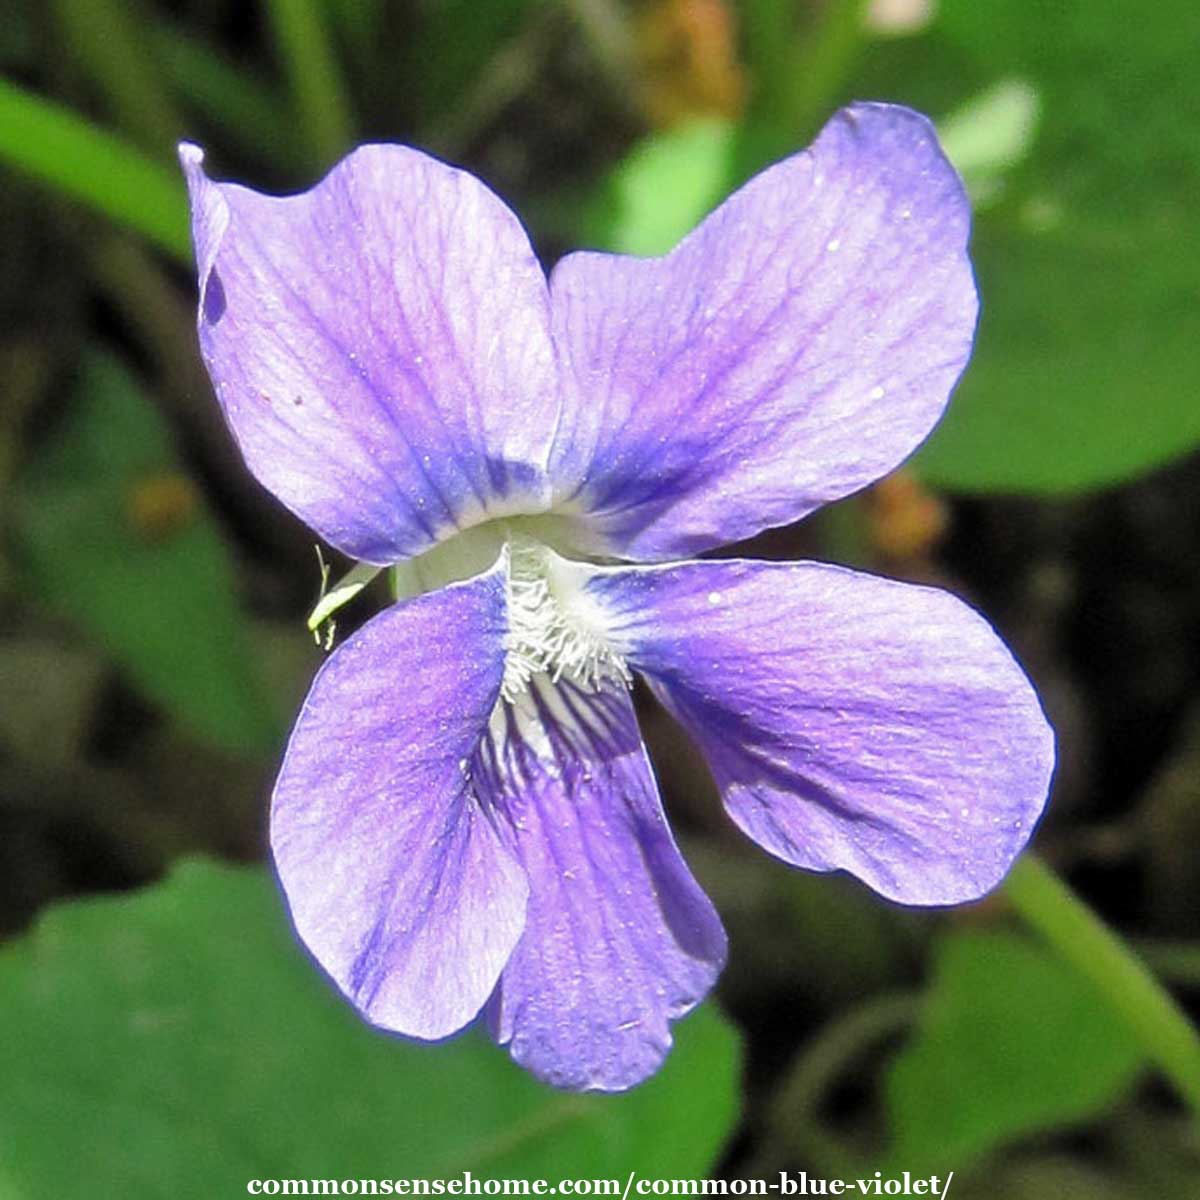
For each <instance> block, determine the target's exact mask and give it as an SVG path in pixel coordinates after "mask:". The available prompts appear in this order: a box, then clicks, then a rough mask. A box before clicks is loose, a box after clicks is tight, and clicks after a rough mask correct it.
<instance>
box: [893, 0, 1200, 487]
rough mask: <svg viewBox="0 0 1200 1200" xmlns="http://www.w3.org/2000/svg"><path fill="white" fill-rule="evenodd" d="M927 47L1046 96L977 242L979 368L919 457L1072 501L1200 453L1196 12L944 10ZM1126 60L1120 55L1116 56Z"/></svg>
mask: <svg viewBox="0 0 1200 1200" xmlns="http://www.w3.org/2000/svg"><path fill="white" fill-rule="evenodd" d="M932 36H933V37H934V38H935V39H936V40H935V41H934V42H933V43H932V45H934V46H935V47H936V49H937V52H938V54H939V55H940V56H941V58H942V59H943V60H949V61H953V62H955V63H956V64H957V66H956V69H957V70H959V71H961V72H963V73H964V74H965V73H967V72H968V71H969V72H971V73H973V75H974V77H975V78H976V79H977V80H979V81H980V82H983V81H986V80H987V79H989V78H991V79H993V80H995V79H998V78H1002V77H1011V76H1019V77H1020V78H1022V79H1026V80H1028V81H1029V82H1030V83H1031V84H1032V86H1034V87H1035V88H1036V90H1037V92H1038V94H1039V96H1040V99H1041V114H1042V116H1041V123H1040V127H1039V131H1038V136H1037V140H1036V143H1035V145H1034V147H1033V152H1032V153H1031V154H1030V156H1029V157H1028V158H1027V159H1026V161H1025V162H1024V163H1023V164H1022V166H1021V167H1020V169H1019V170H1017V171H1016V172H1014V173H1013V174H1012V175H1011V176H1010V177H1009V178H1008V179H1007V181H1006V188H1005V196H1004V202H1003V203H1002V204H1001V205H999V206H998V207H996V208H995V209H993V210H991V211H989V212H988V213H986V214H985V215H984V216H983V218H982V219H981V220H980V222H979V224H978V227H977V230H976V235H975V239H974V251H973V253H974V258H975V261H976V265H977V270H978V275H979V281H980V293H981V296H982V301H983V312H982V318H981V324H980V331H979V339H978V344H977V347H976V352H975V356H974V358H973V360H972V362H971V364H970V366H969V367H968V368H967V372H966V375H965V376H964V378H963V381H962V383H961V385H960V386H959V389H958V391H957V393H956V395H955V398H954V400H953V402H952V403H951V406H950V411H949V413H948V415H947V417H946V418H945V420H944V421H943V422H942V424H941V426H940V427H939V428H938V430H937V431H936V432H935V433H934V435H933V437H932V439H931V441H930V443H929V445H928V446H927V447H926V449H925V450H924V451H922V453H921V454H920V455H919V457H918V458H917V460H916V463H917V465H918V466H919V468H920V469H921V471H922V473H923V474H924V476H925V477H926V478H927V479H928V480H930V481H931V482H932V483H934V484H937V485H939V486H942V487H948V488H959V489H964V490H992V489H997V490H1001V489H1007V490H1019V491H1036V492H1050V493H1054V492H1071V491H1077V490H1080V489H1084V488H1089V487H1095V486H1099V485H1104V484H1109V483H1115V482H1119V481H1120V480H1122V479H1126V478H1129V477H1131V476H1133V475H1135V474H1137V473H1139V472H1141V471H1144V470H1147V469H1149V468H1151V467H1154V466H1156V465H1158V464H1160V463H1163V462H1165V461H1167V460H1168V459H1170V458H1172V457H1174V456H1176V455H1178V454H1180V453H1183V452H1185V451H1187V450H1189V449H1191V448H1192V447H1193V446H1195V445H1196V444H1197V442H1198V441H1200V404H1197V402H1196V380H1197V378H1200V283H1198V282H1197V281H1198V280H1200V241H1198V240H1197V238H1196V236H1195V229H1196V198H1197V197H1198V196H1200V122H1197V121H1195V120H1193V119H1189V117H1188V115H1187V114H1188V113H1189V112H1191V111H1194V109H1195V103H1196V97H1197V89H1196V84H1195V47H1196V46H1197V45H1198V44H1200V5H1196V4H1195V3H1193V0H1164V3H1163V4H1161V5H1158V6H1156V8H1155V10H1154V19H1153V20H1131V19H1130V11H1129V6H1128V5H1126V4H1124V3H1121V0H1066V2H1062V3H1054V4H1048V3H1039V4H1036V5H1033V6H1030V7H1025V6H1020V5H1013V4H1009V3H1007V2H1006V0H981V2H980V3H976V4H970V5H966V4H945V5H942V6H940V9H939V15H938V19H937V22H936V25H935V29H934V34H933V35H932ZM1116 47H1119V52H1115V51H1114V48H1116Z"/></svg>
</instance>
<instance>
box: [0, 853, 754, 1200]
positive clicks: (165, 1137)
mask: <svg viewBox="0 0 1200 1200" xmlns="http://www.w3.org/2000/svg"><path fill="white" fill-rule="evenodd" d="M0 1024H2V1025H3V1028H4V1030H5V1037H4V1038H3V1039H0V1077H2V1078H3V1079H4V1087H3V1089H0V1163H3V1164H4V1167H5V1170H6V1171H7V1173H8V1175H9V1176H10V1177H11V1179H12V1181H13V1182H14V1184H15V1185H16V1186H17V1187H18V1189H19V1188H25V1189H27V1193H28V1195H30V1196H55V1197H57V1198H58V1200H75V1198H76V1197H79V1198H80V1200H83V1198H85V1197H86V1198H88V1200H91V1198H92V1197H95V1196H124V1197H129V1198H130V1200H141V1198H142V1197H146V1198H147V1200H150V1198H154V1197H160V1196H171V1197H173V1198H176V1200H189V1198H191V1197H195V1198H196V1200H211V1198H212V1197H215V1196H234V1195H244V1194H245V1186H246V1182H247V1181H248V1180H249V1179H251V1178H262V1177H284V1178H290V1179H313V1178H338V1179H342V1178H353V1179H360V1178H371V1177H387V1178H393V1179H394V1178H400V1177H402V1178H410V1177H426V1178H428V1177H445V1176H449V1175H453V1174H456V1173H459V1172H462V1171H466V1170H470V1171H472V1172H473V1173H475V1174H476V1176H480V1175H495V1176H499V1177H515V1178H528V1177H530V1176H544V1177H546V1178H549V1179H551V1180H556V1179H557V1178H559V1177H580V1178H582V1177H587V1178H595V1177H601V1176H614V1177H619V1178H620V1179H621V1180H624V1179H625V1178H626V1176H627V1174H628V1172H629V1171H630V1170H631V1169H637V1170H638V1171H639V1172H642V1173H644V1174H654V1175H659V1176H680V1177H695V1176H701V1175H703V1174H705V1172H706V1171H707V1170H708V1169H709V1168H710V1167H711V1166H712V1164H713V1161H714V1158H715V1156H716V1154H717V1152H718V1151H719V1149H720V1147H721V1145H722V1142H723V1141H724V1139H725V1137H726V1136H727V1134H728V1133H729V1130H730V1128H731V1125H732V1123H733V1121H734V1120H735V1117H736V1112H737V1102H736V1099H735V1094H736V1080H737V1074H738V1054H737V1043H736V1040H735V1038H734V1035H733V1034H732V1033H731V1032H730V1030H729V1028H728V1027H727V1026H726V1025H725V1024H724V1023H723V1022H722V1020H721V1019H720V1018H719V1017H718V1016H717V1015H716V1013H715V1012H714V1011H713V1010H712V1009H702V1010H701V1011H700V1012H698V1013H696V1014H695V1015H694V1016H692V1017H690V1018H688V1019H687V1020H686V1021H684V1022H683V1023H681V1024H680V1025H679V1026H677V1033H678V1044H677V1045H676V1047H675V1049H674V1051H673V1053H672V1054H671V1056H670V1058H669V1059H668V1061H667V1064H666V1066H665V1067H664V1069H663V1071H662V1072H661V1073H660V1074H659V1075H658V1076H657V1077H656V1078H655V1079H653V1080H651V1081H650V1082H649V1083H647V1084H645V1085H644V1086H643V1087H641V1088H639V1089H636V1090H635V1091H633V1092H631V1093H627V1094H625V1095H621V1096H574V1095H565V1094H562V1093H557V1092H553V1091H551V1090H549V1089H547V1088H545V1087H543V1086H542V1085H540V1084H538V1083H536V1082H535V1081H534V1080H533V1079H531V1078H530V1077H529V1076H527V1075H526V1074H525V1073H524V1072H522V1071H521V1070H520V1069H519V1068H517V1067H516V1066H514V1065H513V1064H512V1063H511V1062H510V1061H509V1059H508V1056H507V1055H506V1054H505V1053H504V1052H503V1051H502V1050H499V1049H497V1048H496V1047H494V1046H492V1045H491V1044H490V1043H489V1042H488V1041H487V1040H486V1038H485V1037H484V1035H483V1034H482V1033H480V1032H472V1033H469V1034H467V1035H465V1036H463V1037H462V1038H459V1039H457V1040H455V1041H451V1042H448V1043H442V1044H438V1045H423V1044H418V1043H410V1042H405V1041H402V1040H397V1039H392V1038H389V1037H387V1036H385V1035H383V1034H381V1033H379V1032H378V1031H375V1030H372V1029H370V1028H369V1027H368V1026H366V1025H365V1024H363V1023H362V1022H361V1021H360V1020H359V1019H358V1018H357V1017H356V1016H355V1015H354V1014H353V1012H352V1011H351V1010H350V1008H349V1006H348V1005H347V1004H346V1003H345V1002H344V1001H342V1000H341V999H340V998H338V997H337V996H336V995H335V994H334V992H333V990H332V988H331V987H330V986H329V985H328V984H327V983H326V982H325V981H324V980H323V979H322V978H321V977H320V975H319V973H318V971H317V970H316V968H315V967H314V966H313V965H312V964H311V963H309V962H308V961H307V960H306V958H305V956H304V955H303V953H302V952H301V951H300V949H299V948H298V947H297V946H296V944H295V943H294V941H293V939H292V937H291V935H290V932H289V930H288V929H287V922H286V918H285V916H284V910H283V904H282V901H281V899H280V897H279V896H278V894H277V893H276V889H275V887H274V885H273V883H272V881H271V879H270V877H269V875H268V874H267V872H265V871H263V870H261V869H255V868H233V867H220V866H216V865H213V864H210V863H203V862H190V863H186V864H184V865H182V866H180V867H178V868H177V869H176V871H175V873H174V874H173V875H172V876H171V877H170V878H169V879H168V880H167V881H166V882H165V883H164V884H161V885H159V886H158V887H155V888H151V889H148V890H146V891H144V892H141V893H138V894H134V895H129V896H123V897H119V898H115V899H101V900H89V901H83V902H75V903H72V904H68V905H64V906H62V907H60V908H58V909H54V910H51V911H50V912H49V913H48V914H46V915H45V916H44V917H43V919H42V921H41V922H40V924H39V925H38V927H37V928H36V929H35V931H34V933H33V934H32V935H31V936H29V937H27V938H26V939H25V940H23V941H22V942H19V943H17V944H16V945H14V946H12V947H10V948H9V949H7V950H6V951H4V952H3V953H2V954H0ZM64 1147H70V1153H64ZM18 1194H21V1193H20V1192H19V1191H18Z"/></svg>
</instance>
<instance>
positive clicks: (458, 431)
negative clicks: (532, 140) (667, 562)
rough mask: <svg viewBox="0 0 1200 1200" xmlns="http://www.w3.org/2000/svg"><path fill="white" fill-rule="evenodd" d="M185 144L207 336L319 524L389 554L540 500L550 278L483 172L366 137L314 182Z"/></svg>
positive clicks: (225, 400)
mask: <svg viewBox="0 0 1200 1200" xmlns="http://www.w3.org/2000/svg"><path fill="white" fill-rule="evenodd" d="M180 153H181V159H182V162H183V165H184V170H185V172H186V174H187V180H188V187H189V190H190V193H191V201H192V221H193V235H194V239H195V243H196V260H197V265H198V267H199V273H200V291H201V298H200V311H199V319H198V320H199V331H200V346H201V350H202V352H203V354H204V359H205V362H206V363H207V365H208V370H209V373H210V374H211V376H212V378H213V381H214V383H215V385H216V391H217V398H218V400H219V401H220V403H221V407H222V409H223V410H224V413H225V418H226V420H227V421H228V423H229V426H230V428H231V429H232V430H233V433H234V436H235V437H236V439H237V441H238V444H239V446H240V447H241V450H242V453H243V455H244V456H245V459H246V463H247V465H248V466H249V468H250V469H251V471H253V472H254V474H255V475H256V476H257V477H258V479H259V480H260V481H261V482H262V483H263V484H264V485H265V486H266V487H267V488H269V489H270V490H271V491H272V492H274V493H275V495H276V496H278V497H279V499H280V500H282V501H283V503H284V504H286V505H287V506H288V507H289V508H290V509H292V511H293V512H295V513H296V514H297V516H299V517H300V518H301V519H303V520H304V521H306V522H307V523H308V524H309V525H310V526H312V528H313V529H315V530H316V531H317V532H318V533H319V534H320V535H321V536H322V537H323V538H325V539H326V540H327V541H329V542H330V543H331V544H332V545H334V546H336V547H337V548H338V549H339V550H342V551H343V552H344V553H346V554H348V555H351V556H352V557H354V558H357V559H362V560H364V561H367V562H372V563H376V564H381V565H382V564H388V563H392V562H395V561H396V560H398V559H400V558H403V557H407V556H410V555H413V554H416V553H418V552H420V551H421V550H423V549H425V548H427V547H429V546H430V545H432V544H433V543H434V542H435V541H436V540H438V539H439V538H440V537H442V536H444V535H445V534H447V533H449V532H453V530H454V528H455V527H456V526H461V525H466V524H470V523H473V522H474V521H477V520H478V519H480V517H481V515H482V514H484V513H490V514H500V513H509V512H514V511H518V510H520V511H526V512H536V511H539V510H540V509H541V508H544V507H545V501H546V496H547V493H548V485H547V483H546V478H545V473H544V465H545V461H546V455H547V452H548V447H549V442H550V437H551V430H552V428H553V426H554V421H555V418H556V415H557V412H558V391H557V379H556V369H555V366H554V355H553V350H552V348H551V343H550V336H549V308H548V306H549V299H548V293H547V289H546V281H545V277H544V275H543V273H542V269H541V267H540V266H539V264H538V262H537V259H536V258H535V257H534V254H533V250H532V249H531V247H530V245H529V240H528V238H527V237H526V236H525V232H524V230H523V229H522V228H521V225H520V223H519V222H518V221H517V218H516V217H515V216H513V214H512V213H511V212H510V211H509V210H508V209H507V208H506V207H505V205H504V204H503V203H502V202H501V201H500V200H499V199H498V198H497V197H496V196H495V195H493V194H492V193H491V192H490V191H489V190H488V189H487V188H486V187H485V186H484V185H483V184H481V183H480V182H479V181H478V180H476V179H474V178H473V177H472V176H470V175H467V174H466V173H465V172H462V171H458V170H455V169H453V168H451V167H448V166H446V165H445V164H443V163H440V162H438V161H437V160H436V159H432V158H429V157H428V156H427V155H424V154H421V153H419V152H418V151H416V150H410V149H408V148H406V147H403V146H385V145H374V146H364V147H361V148H360V149H358V150H356V151H355V152H354V153H353V154H351V155H349V156H348V157H347V158H345V159H343V160H342V161H341V162H340V163H339V164H338V165H337V166H336V167H334V169H333V170H332V171H331V172H330V173H329V174H328V175H327V176H326V177H325V178H324V179H323V180H322V181H321V182H320V183H318V184H317V185H316V186H315V187H314V188H312V189H311V190H310V191H308V192H305V193H303V194H302V195H298V196H290V197H286V198H278V197H273V196H264V195H260V194H259V193H257V192H253V191H251V190H249V189H248V188H244V187H239V186H237V185H234V184H225V183H213V182H212V181H211V180H209V179H208V177H207V176H206V175H205V174H204V170H203V166H202V159H203V155H202V154H201V152H200V150H199V149H198V148H197V147H195V146H188V145H185V146H184V147H182V149H181V152H180Z"/></svg>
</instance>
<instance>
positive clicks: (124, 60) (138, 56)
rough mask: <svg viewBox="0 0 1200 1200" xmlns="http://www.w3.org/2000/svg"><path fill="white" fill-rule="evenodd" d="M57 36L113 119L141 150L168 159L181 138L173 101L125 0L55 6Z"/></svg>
mask: <svg viewBox="0 0 1200 1200" xmlns="http://www.w3.org/2000/svg"><path fill="white" fill-rule="evenodd" d="M54 16H55V19H56V26H57V29H58V35H59V37H60V38H61V39H62V41H63V44H64V46H65V47H66V49H67V52H68V54H69V55H70V57H71V58H72V59H74V60H75V61H76V62H77V63H79V65H80V66H81V67H82V68H83V69H84V71H85V72H86V73H87V75H88V76H89V78H90V79H91V81H92V83H93V84H95V86H96V87H97V88H98V89H99V90H100V92H101V93H102V94H103V97H104V100H105V103H106V104H107V107H108V110H109V113H110V115H111V117H112V119H113V120H114V121H115V122H116V123H117V125H118V126H120V128H121V129H122V130H123V131H124V132H125V133H127V134H128V135H129V136H130V137H131V138H133V139H134V140H135V141H136V142H138V143H139V144H140V145H141V146H142V147H143V148H145V149H146V150H151V151H153V152H155V153H156V154H162V155H167V154H171V153H172V152H173V150H174V146H175V143H176V142H177V141H178V140H179V137H180V136H181V134H182V132H183V124H182V122H181V120H180V118H179V116H178V114H177V113H176V111H175V102H174V97H173V96H172V95H171V92H170V89H169V88H168V87H167V86H166V84H165V82H164V80H163V79H162V78H161V76H160V75H159V72H158V57H157V55H155V54H152V53H150V52H149V49H150V48H149V45H148V41H147V39H146V38H145V37H144V28H145V27H144V25H143V23H142V22H141V21H140V20H139V13H138V9H137V7H136V6H134V7H131V6H130V4H129V0H124V2H123V3H119V4H117V3H112V0H54Z"/></svg>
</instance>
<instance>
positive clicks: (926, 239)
mask: <svg viewBox="0 0 1200 1200" xmlns="http://www.w3.org/2000/svg"><path fill="white" fill-rule="evenodd" d="M969 223H970V207H969V204H968V201H967V198H966V195H965V193H964V191H963V188H962V185H961V183H960V181H959V179H958V177H957V175H956V174H955V172H954V170H953V168H952V167H951V166H950V164H949V163H948V162H947V161H946V158H945V157H944V155H943V154H942V152H941V149H940V148H939V146H938V143H937V139H936V136H935V134H934V131H933V127H932V126H931V125H930V124H929V122H928V121H927V120H926V119H925V118H924V117H922V116H920V115H918V114H917V113H914V112H912V111H910V110H908V109H905V108H899V107H895V106H891V105H884V104H857V105H854V106H853V107H850V108H847V109H843V110H842V111H841V112H839V113H838V114H837V115H836V116H835V117H834V118H833V119H832V120H831V121H830V122H829V124H828V125H826V127H825V129H824V131H823V132H822V133H821V135H820V137H819V138H818V139H817V140H816V142H815V143H814V144H813V145H812V146H811V147H810V148H809V149H808V150H806V151H805V152H803V153H801V154H797V155H795V156H794V157H792V158H789V159H787V160H785V161H784V162H781V163H779V164H777V165H776V166H774V167H771V168H769V169H768V170H766V171H764V172H763V173H762V174H760V175H758V176H757V177H756V178H754V179H753V180H751V181H750V182H749V183H748V184H747V185H746V186H745V187H743V188H742V189H741V190H740V191H738V192H737V193H735V194H734V195H733V196H732V197H731V198H730V199H729V200H727V201H726V202H725V203H724V204H723V205H721V207H720V208H718V209H717V210H716V211H715V212H714V213H713V214H712V215H711V216H709V217H708V218H707V219H706V220H705V221H704V222H703V223H702V224H701V225H700V226H699V227H698V228H697V229H696V230H694V231H693V232H692V233H691V234H690V235H689V236H688V237H686V238H685V239H684V240H683V241H682V242H681V243H680V244H679V246H677V247H676V249H675V250H673V251H672V252H671V253H670V254H668V255H666V256H665V257H663V258H658V259H638V258H624V257H618V256H613V255H603V254H590V253H585V254H573V255H570V256H568V257H567V258H565V259H563V260H562V261H561V262H560V263H559V264H558V266H557V267H556V268H555V270H554V272H553V274H552V276H551V283H550V290H551V298H552V305H553V310H554V312H553V321H554V336H555V341H556V344H557V346H558V348H559V353H560V355H561V356H562V357H563V360H564V384H563V386H564V406H563V414H562V418H561V421H560V426H559V431H558V436H557V439H556V441H555V445H554V448H553V451H552V454H551V460H550V471H551V475H552V477H553V479H554V483H555V487H556V491H557V499H558V500H559V502H560V503H563V504H566V505H569V506H571V507H573V508H574V509H576V510H577V511H578V512H580V513H582V514H587V516H586V518H585V519H586V524H587V526H588V533H587V534H586V535H580V536H579V537H577V539H576V540H577V541H578V542H580V544H582V543H583V542H584V540H585V538H586V539H587V540H588V542H589V544H590V548H592V549H595V550H597V551H599V552H601V553H612V554H617V555H619V556H622V557H628V558H633V559H642V560H657V559H666V558H678V557H684V556H687V555H691V554H694V553H697V552H699V551H702V550H706V549H709V548H712V547H714V546H718V545H724V544H726V543H728V542H732V541H736V540H738V539H741V538H745V537H748V536H750V535H751V534H754V533H757V532H759V531H760V530H762V529H764V528H766V527H769V526H774V525H781V524H785V523H787V522H790V521H794V520H798V519H799V518H800V517H802V516H804V515H805V514H806V513H808V512H811V511H812V510H813V509H815V508H817V507H819V506H820V505H822V504H824V503H826V502H827V501H830V500H834V499H837V498H838V497H841V496H845V495H847V494H849V493H851V492H854V491H857V490H858V489H859V488H861V487H863V486H864V485H866V484H868V483H871V482H873V481H874V480H876V479H878V478H879V477H880V476H882V475H884V474H885V473H886V472H887V471H889V470H891V469H892V468H893V467H894V466H896V465H897V464H898V463H899V462H901V461H902V460H903V459H904V458H905V457H906V456H907V455H909V454H910V453H911V452H912V451H913V450H914V449H915V448H916V446H917V445H918V444H919V443H920V442H921V441H922V439H923V438H924V437H925V436H926V435H927V434H928V433H929V431H930V429H931V428H932V427H933V425H934V424H935V423H936V422H937V420H938V418H939V417H940V416H941V414H942V411H943V410H944V408H945V406H946V403H947V400H948V398H949V395H950V391H951V389H952V388H953V386H954V384H955V382H956V381H957V379H958V376H959V374H960V372H961V371H962V369H963V367H964V365H965V364H966V361H967V358H968V356H969V354H970V350H971V343H972V338H973V335H974V329H975V318H976V313H977V307H978V301H977V297H976V292H975V284H974V279H973V276H972V272H971V266H970V263H969V261H968V259H967V253H966V250H967V237H968V232H969ZM581 523H582V522H581Z"/></svg>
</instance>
